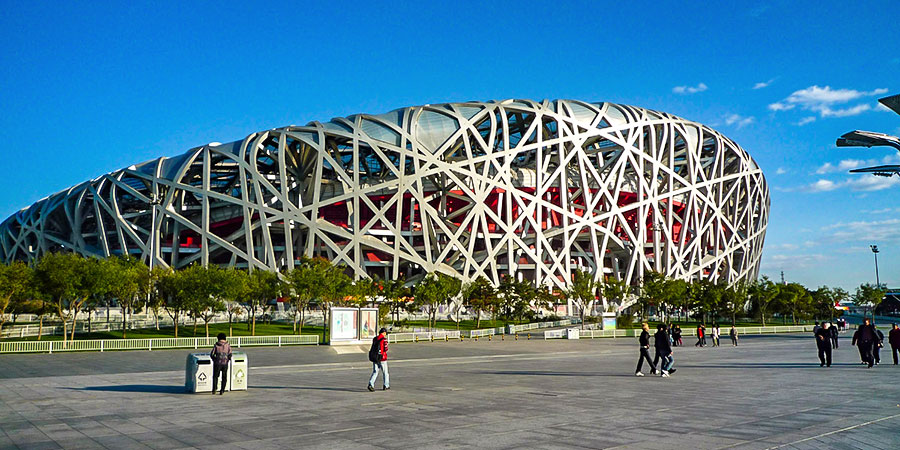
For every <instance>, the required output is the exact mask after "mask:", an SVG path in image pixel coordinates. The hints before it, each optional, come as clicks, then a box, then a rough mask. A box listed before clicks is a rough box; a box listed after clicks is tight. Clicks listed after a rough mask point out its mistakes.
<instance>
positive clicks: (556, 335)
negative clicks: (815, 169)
mask: <svg viewBox="0 0 900 450" xmlns="http://www.w3.org/2000/svg"><path fill="white" fill-rule="evenodd" d="M566 333H567V330H550V331H545V332H544V339H564V338H565V337H566Z"/></svg>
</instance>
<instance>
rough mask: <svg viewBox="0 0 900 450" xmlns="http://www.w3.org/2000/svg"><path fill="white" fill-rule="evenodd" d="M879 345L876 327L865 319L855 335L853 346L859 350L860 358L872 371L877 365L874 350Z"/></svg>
mask: <svg viewBox="0 0 900 450" xmlns="http://www.w3.org/2000/svg"><path fill="white" fill-rule="evenodd" d="M878 344H879V341H878V333H876V332H875V326H874V325H872V324H871V322H869V319H863V324H862V325H860V326H859V328H858V329H857V330H856V333H854V334H853V342H852V345H856V346H857V347H858V348H859V354H860V357H861V358H862V360H863V362H864V363H865V364H868V366H869V368H870V369H871V368H872V366H874V365H875V355H874V354H873V353H872V350H873V347H874V346H875V345H878Z"/></svg>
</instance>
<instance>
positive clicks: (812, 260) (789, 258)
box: [762, 253, 829, 270]
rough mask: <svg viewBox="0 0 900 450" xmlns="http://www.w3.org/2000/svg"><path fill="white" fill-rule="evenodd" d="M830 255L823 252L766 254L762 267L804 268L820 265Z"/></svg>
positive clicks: (776, 268)
mask: <svg viewBox="0 0 900 450" xmlns="http://www.w3.org/2000/svg"><path fill="white" fill-rule="evenodd" d="M828 259H829V257H828V256H826V255H823V254H821V253H804V254H793V255H788V254H764V256H763V262H762V268H763V269H769V270H772V269H775V270H778V269H783V268H785V267H788V268H791V269H804V268H809V267H812V266H816V265H819V264H821V263H823V262H825V261H826V260H828Z"/></svg>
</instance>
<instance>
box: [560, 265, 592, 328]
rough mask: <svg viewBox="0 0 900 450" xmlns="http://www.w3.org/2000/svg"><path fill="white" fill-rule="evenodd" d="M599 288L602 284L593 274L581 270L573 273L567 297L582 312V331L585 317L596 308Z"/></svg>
mask: <svg viewBox="0 0 900 450" xmlns="http://www.w3.org/2000/svg"><path fill="white" fill-rule="evenodd" d="M599 287H600V283H598V282H597V280H595V279H594V276H593V274H591V273H588V272H585V271H583V270H580V269H575V272H573V273H572V283H571V284H570V285H569V289H568V290H567V291H566V293H565V295H566V297H567V298H568V299H570V300H572V302H573V303H575V305H576V306H577V307H578V309H579V310H580V316H581V328H582V329H583V328H584V318H585V315H586V314H587V311H588V310H589V309H591V308H592V307H593V306H594V301H596V299H597V293H598V292H597V291H598V290H599Z"/></svg>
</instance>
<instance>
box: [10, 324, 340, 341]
mask: <svg viewBox="0 0 900 450" xmlns="http://www.w3.org/2000/svg"><path fill="white" fill-rule="evenodd" d="M193 331H194V327H193V325H182V326H179V327H178V337H205V336H206V329H205V328H204V326H203V323H202V322H201V323H198V324H197V333H196V334H194V332H193ZM233 331H234V333H233V334H230V333H229V332H228V324H227V323H211V324H209V335H210V336H215V335H217V334H219V333H220V332H221V333H225V334H228V335H229V336H250V331H249V330H248V329H247V324H246V323H235V324H233ZM322 332H323V329H322V327H320V326H312V325H304V326H303V334H312V335H316V334H317V335H319V336H322ZM291 334H295V333H293V332H292V330H291V324H290V323H274V322H273V323H271V324H268V325H267V324H265V323H262V322H256V335H257V336H286V335H291ZM174 336H175V329H174V328H173V327H160V329H159V330H158V331H157V330H156V329H155V328H142V329H138V330H128V333H127V338H128V339H143V338H170V337H174ZM121 338H122V331H121V330H119V331H98V332H94V333H75V339H76V340H80V339H121ZM41 339H42V340H57V341H60V340H62V336H43V337H42V338H41ZM36 340H37V337H36V336H35V337H26V338H9V339H4V341H36Z"/></svg>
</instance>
